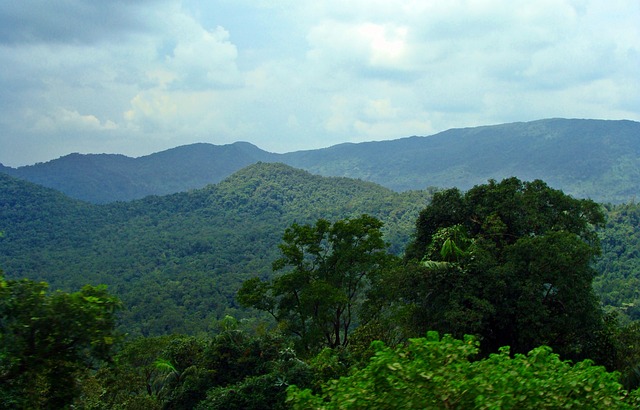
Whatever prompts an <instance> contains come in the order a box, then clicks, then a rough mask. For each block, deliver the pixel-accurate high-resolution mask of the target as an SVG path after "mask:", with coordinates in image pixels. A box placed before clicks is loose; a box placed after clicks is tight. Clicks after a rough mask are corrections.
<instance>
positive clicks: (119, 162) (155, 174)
mask: <svg viewBox="0 0 640 410" xmlns="http://www.w3.org/2000/svg"><path fill="white" fill-rule="evenodd" d="M256 162H282V163H285V164H288V165H291V166H294V167H297V168H300V169H304V170H307V171H309V172H312V173H315V174H319V175H323V176H344V177H350V178H358V179H362V180H365V181H371V182H375V183H378V184H380V185H383V186H385V187H387V188H390V189H393V190H396V191H406V190H413V189H424V188H426V187H430V186H434V187H454V186H455V187H458V188H460V189H463V190H466V189H468V188H470V187H472V186H473V185H476V184H480V183H484V182H486V181H487V180H488V179H491V178H493V179H497V180H499V179H502V178H505V177H510V176H517V177H519V178H520V179H523V180H531V179H536V178H538V179H543V180H544V181H546V182H547V183H548V184H549V185H550V186H552V187H554V188H559V189H562V190H564V191H565V192H567V193H569V194H571V195H573V196H576V197H586V198H592V199H594V200H597V201H600V202H614V203H617V202H627V201H629V200H632V199H634V198H635V197H636V196H637V195H638V194H640V186H639V185H638V183H637V181H639V180H640V122H635V121H628V120H615V121H611V120H609V121H608V120H583V119H559V118H558V119H545V120H538V121H532V122H520V123H510V124H502V125H492V126H482V127H473V128H462V129H451V130H448V131H444V132H441V133H438V134H435V135H432V136H428V137H418V136H414V137H407V138H401V139H396V140H391V141H380V142H365V143H345V144H339V145H335V146H332V147H329V148H324V149H317V150H308V151H297V152H290V153H286V154H275V153H269V152H266V151H263V150H261V149H260V148H258V147H256V146H254V145H252V144H250V143H246V142H237V143H234V144H229V145H222V146H217V145H212V144H193V145H186V146H182V147H177V148H174V149H171V150H167V151H162V152H159V153H156V154H151V155H148V156H144V157H140V158H135V159H134V158H128V157H124V156H122V155H107V154H101V155H95V154H92V155H80V154H71V155H68V156H65V157H62V158H59V159H56V160H53V161H49V162H46V163H41V164H36V165H32V166H26V167H19V168H16V169H14V168H8V167H3V168H0V171H2V172H5V173H7V174H10V175H12V176H15V177H19V178H23V179H26V180H28V181H31V182H35V183H38V184H41V185H44V186H47V187H50V188H54V189H57V190H60V191H61V192H64V193H66V194H67V195H69V196H71V197H74V198H77V199H82V200H85V201H90V202H94V203H107V202H113V201H118V200H120V201H126V200H131V199H138V198H142V197H144V196H147V195H164V194H169V193H174V192H181V191H187V190H190V189H194V188H200V187H203V186H205V185H207V184H212V183H217V182H219V181H221V180H223V179H224V178H226V177H227V176H229V175H231V174H232V173H233V172H235V171H238V170H239V169H241V168H243V167H245V166H247V165H250V164H253V163H256Z"/></svg>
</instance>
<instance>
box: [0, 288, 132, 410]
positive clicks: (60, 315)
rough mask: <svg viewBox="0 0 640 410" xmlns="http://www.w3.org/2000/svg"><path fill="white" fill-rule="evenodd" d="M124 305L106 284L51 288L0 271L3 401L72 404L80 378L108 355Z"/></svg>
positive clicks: (4, 403)
mask: <svg viewBox="0 0 640 410" xmlns="http://www.w3.org/2000/svg"><path fill="white" fill-rule="evenodd" d="M119 307H120V302H119V300H118V299H117V298H115V297H113V296H111V295H109V294H108V293H107V291H106V288H105V287H102V286H98V287H92V286H85V287H84V288H82V290H81V291H80V292H76V293H65V292H60V291H59V292H54V293H48V292H47V284H46V283H43V282H40V283H38V282H34V281H30V280H26V279H25V280H5V279H4V277H2V276H0V403H1V406H0V407H2V408H33V409H39V408H45V409H46V408H51V409H60V408H64V407H65V406H67V405H69V404H70V403H71V402H72V401H73V399H74V398H75V397H76V396H77V394H78V380H79V379H81V378H82V377H83V376H84V375H85V373H86V371H87V370H88V369H89V368H91V367H93V366H96V365H97V364H98V363H99V362H100V361H103V360H109V358H110V354H111V347H112V346H113V345H114V343H115V342H116V341H117V339H118V336H117V334H116V333H115V332H114V327H115V312H116V311H117V310H118V309H119Z"/></svg>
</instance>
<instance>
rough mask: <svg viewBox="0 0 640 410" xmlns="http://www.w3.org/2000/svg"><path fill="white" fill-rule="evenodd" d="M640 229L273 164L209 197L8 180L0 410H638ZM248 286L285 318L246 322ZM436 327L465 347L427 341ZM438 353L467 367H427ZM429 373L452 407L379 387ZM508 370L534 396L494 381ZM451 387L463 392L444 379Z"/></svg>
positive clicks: (630, 211) (522, 201) (498, 185)
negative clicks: (102, 198)
mask: <svg viewBox="0 0 640 410" xmlns="http://www.w3.org/2000/svg"><path fill="white" fill-rule="evenodd" d="M638 215H640V210H639V209H638V206H636V205H635V204H633V203H630V204H626V205H607V206H601V205H598V204H597V203H595V202H593V201H590V200H581V199H575V198H573V197H571V196H568V195H566V194H565V193H563V192H562V191H559V190H556V189H553V188H551V187H549V186H548V185H547V184H545V183H544V182H542V181H539V180H537V181H532V182H523V181H520V180H518V179H517V178H509V179H505V180H502V181H500V182H497V181H493V180H491V181H489V182H488V183H486V184H482V185H478V186H475V187H474V188H472V189H470V190H468V191H466V192H462V191H460V190H457V189H447V190H429V191H411V192H405V193H396V192H393V191H390V190H388V189H386V188H383V187H380V186H378V185H375V184H372V183H367V182H363V181H357V180H351V179H347V178H326V177H320V176H314V175H311V174H309V173H307V172H304V171H301V170H297V169H294V168H291V167H289V166H286V165H282V164H266V163H259V164H255V165H252V166H250V167H247V168H245V169H244V170H242V171H240V172H238V173H236V174H234V175H233V176H231V177H229V178H228V179H226V180H225V181H222V182H221V183H219V184H216V185H211V186H208V187H207V188H205V189H201V190H194V191H189V192H184V193H178V194H174V195H170V196H166V197H148V198H145V199H143V200H139V201H134V202H130V203H113V204H107V205H91V204H88V203H85V202H81V201H77V200H73V199H70V198H68V197H66V196H64V195H62V194H60V193H58V192H56V191H53V190H49V189H44V188H42V187H40V186H37V185H33V184H30V183H26V182H24V181H20V180H18V179H15V178H12V177H9V176H3V175H0V226H2V231H3V235H2V236H1V237H0V265H2V266H3V267H4V268H5V269H6V271H7V275H6V279H3V280H2V283H1V284H0V299H1V302H2V303H0V308H1V309H2V320H0V327H1V329H2V332H0V335H2V338H1V340H0V348H1V352H0V377H3V378H4V379H3V380H4V381H5V383H3V385H2V388H0V400H1V402H2V403H3V405H6V406H9V405H11V406H13V407H16V406H18V407H20V406H22V407H25V406H26V407H30V408H51V407H63V406H65V405H69V404H70V403H73V404H74V406H76V407H82V408H93V409H107V408H110V409H111V408H145V409H163V408H167V409H168V408H171V409H180V408H184V409H191V408H200V409H216V408H220V409H223V408H224V409H230V408H242V409H258V408H264V407H265V406H267V407H268V408H276V409H277V408H290V406H292V405H293V406H298V407H299V408H308V407H310V406H311V407H314V406H319V404H318V403H320V402H325V403H338V407H337V408H342V407H344V403H354V406H356V407H357V403H360V401H359V400H365V401H369V402H371V400H372V399H375V400H380V403H381V404H380V405H381V406H382V407H381V408H393V406H397V404H398V403H400V402H402V400H405V401H407V403H408V404H407V405H408V406H409V408H411V407H412V406H413V407H419V408H422V407H424V406H425V405H426V404H425V403H430V402H432V401H433V400H435V402H437V403H440V404H442V403H449V404H451V405H449V407H452V406H453V407H452V408H473V407H474V406H475V407H477V408H483V406H485V407H486V406H488V405H497V404H496V403H499V402H501V403H512V402H513V403H519V407H525V408H534V407H535V406H536V404H535V403H538V402H535V401H532V400H533V399H532V398H530V397H529V396H530V393H528V392H533V391H538V392H539V391H540V386H541V385H544V383H547V384H549V383H552V384H553V385H554V389H543V393H542V394H539V395H538V396H537V397H538V400H539V403H538V404H540V403H546V404H547V405H549V406H555V405H558V406H564V405H568V404H569V403H572V404H573V405H580V403H585V402H591V403H593V402H594V401H598V402H601V403H606V405H607V406H608V407H612V408H614V407H615V406H617V407H618V408H631V407H633V406H634V405H636V404H637V397H638V393H637V391H636V392H633V393H629V392H628V391H627V390H624V389H625V388H626V389H629V390H632V389H635V388H636V387H637V386H638V385H639V383H640V380H639V379H638V377H637V374H639V373H638V371H637V369H638V367H639V364H640V348H639V346H638V345H637V342H636V341H637V340H638V337H640V325H638V322H635V321H634V319H635V318H636V315H637V313H636V310H635V306H636V305H635V304H636V301H637V295H636V293H635V292H633V291H630V290H629V289H626V290H623V289H620V287H621V286H628V285H630V284H631V285H632V284H633V283H635V282H634V281H637V280H638V278H637V277H636V275H635V272H636V270H635V268H634V266H635V265H633V263H634V262H633V261H634V260H635V257H636V256H637V255H636V251H635V250H634V249H638V248H637V243H636V242H635V241H636V239H638V238H636V235H634V234H633V233H634V232H636V231H637V230H638V229H637V227H638V218H637V216H638ZM605 221H606V223H605ZM601 239H602V241H601V242H602V246H601V247H600V246H599V243H600V240H601ZM600 250H602V254H601V255H600V256H598V254H599V252H600ZM593 262H595V264H594V263H593ZM594 267H595V268H597V269H594ZM598 270H600V272H604V273H605V274H604V275H600V276H599V275H598V272H599V271H598ZM22 277H28V278H30V279H36V280H44V281H46V282H50V283H51V287H52V288H53V289H54V291H52V292H50V293H48V291H47V285H46V284H44V283H39V282H35V281H32V280H30V279H24V280H20V279H18V278H22ZM242 282H244V285H243V286H242V287H241V284H242ZM592 282H593V283H594V286H593V287H592ZM86 283H89V284H90V285H94V286H89V287H85V288H83V289H82V290H81V291H77V289H80V288H81V287H82V285H84V284H86ZM98 284H106V285H108V289H109V293H107V291H106V290H105V288H104V287H101V286H100V287H98V286H97V285H98ZM58 288H61V289H63V291H55V289H58ZM238 289H241V292H240V294H239V295H238V296H239V298H238V299H239V301H240V302H242V305H244V306H249V307H254V308H257V309H258V310H262V311H266V312H269V313H271V315H272V316H273V319H274V320H269V317H268V316H260V315H258V313H257V311H255V310H254V311H252V310H246V309H245V308H244V307H242V306H240V305H239V304H238V300H236V292H237V290H238ZM594 289H595V290H597V291H598V292H599V294H600V295H602V297H603V300H604V301H605V305H604V306H601V305H600V303H599V301H598V299H597V298H596V297H595V294H594ZM20 295H22V296H20ZM25 295H26V296H28V297H23V296H25ZM112 295H114V296H112ZM118 299H121V300H122V304H121V302H120V301H119V300H118ZM120 306H122V310H121V311H119V313H117V312H116V311H117V310H118V309H119V308H120ZM603 308H604V309H603ZM71 312H73V313H71ZM80 313H82V314H81V315H80ZM69 314H70V315H71V316H70V317H67V316H66V315H69ZM116 315H117V316H116ZM234 316H235V317H234ZM53 317H55V319H53ZM48 318H52V319H51V320H49V319H48ZM116 318H117V319H118V322H119V325H118V326H117V328H116V321H115V319H116ZM68 320H70V321H71V322H68V323H67V321H68ZM274 322H275V323H276V324H277V326H275V327H273V324H274ZM43 326H44V327H43ZM430 330H437V331H440V332H441V333H442V334H445V333H450V334H453V336H443V338H439V337H438V336H434V335H433V334H431V336H429V338H427V339H416V338H420V337H421V336H424V335H425V332H427V331H430ZM78 331H82V332H84V333H83V334H82V335H75V334H74V332H78ZM120 332H122V333H120ZM34 335H38V338H34ZM466 335H473V336H466ZM121 336H122V337H121ZM376 340H377V341H380V340H382V341H384V342H385V343H387V344H388V345H389V348H387V347H385V346H384V345H383V344H382V342H375V343H373V344H370V343H371V342H372V341H376ZM57 342H60V343H62V345H57V344H56V343H57ZM34 343H35V344H34ZM505 345H509V346H510V350H507V348H505V347H504V346H505ZM34 346H35V348H34ZM407 346H409V347H408V348H409V350H408V351H405V350H403V349H405V348H406V347H407ZM549 346H550V347H549ZM51 349H53V350H55V351H56V352H67V353H65V355H63V356H61V355H59V354H58V353H56V354H55V355H54V354H50V353H48V352H51V351H52V350H51ZM551 349H553V352H556V353H559V354H560V356H558V355H557V354H552V353H551V351H552V350H551ZM418 352H420V353H418ZM509 352H511V354H513V353H516V355H514V356H512V355H511V354H510V353H509ZM438 354H444V355H445V356H446V357H450V358H456V359H455V360H451V361H447V362H446V363H445V364H444V365H437V364H436V362H439V361H438V360H437V359H435V362H434V361H433V360H432V361H429V360H431V359H429V358H430V357H434V356H433V355H436V356H437V355H438ZM41 355H45V356H41ZM411 355H418V356H415V358H414V359H412V360H410V361H409V362H405V361H403V360H406V359H407V358H408V357H409V356H411ZM51 358H54V359H53V360H54V361H53V362H52V361H51V360H50V359H51ZM399 358H402V359H399ZM561 358H562V359H566V358H573V359H576V360H583V359H587V360H586V361H582V362H580V363H578V364H575V365H574V364H570V363H567V362H564V361H562V360H561ZM56 360H63V361H62V362H56ZM593 360H595V364H594V363H593ZM598 365H602V366H606V368H605V367H599V366H598ZM376 366H377V367H376ZM531 366H537V367H536V368H537V369H538V370H536V371H535V372H533V373H530V372H528V370H527V369H531V368H532V367H531ZM350 369H351V370H350ZM509 369H511V370H509ZM525 370H527V371H525ZM611 370H616V371H618V372H620V373H609V372H608V371H611ZM425 371H429V372H431V373H429V374H431V375H433V377H434V380H439V381H440V382H442V383H435V384H430V386H431V387H430V388H429V389H430V390H429V391H434V392H435V391H437V392H439V393H437V394H438V396H435V397H432V396H429V395H420V394H417V395H416V394H413V393H412V394H404V395H402V396H401V397H396V396H394V391H395V390H394V389H382V390H381V389H380V386H381V385H379V384H378V385H377V386H378V388H376V389H373V390H372V389H371V388H370V387H369V386H370V385H369V383H370V382H374V383H375V380H376V377H378V376H380V377H384V378H385V380H396V379H394V378H395V377H396V376H398V377H400V379H397V380H402V383H404V384H403V386H404V387H403V388H402V389H404V391H406V392H416V391H420V389H417V390H416V387H417V386H420V385H421V384H420V383H423V382H424V380H423V378H422V376H420V377H418V378H416V375H420V374H425V373H424V372H425ZM505 371H509V372H511V373H510V374H515V373H518V374H519V376H518V377H516V378H514V379H513V382H514V383H516V384H518V385H519V386H521V389H520V390H517V391H514V390H510V389H509V388H508V386H507V385H505V384H504V383H503V382H501V381H504V372H505ZM385 372H391V373H385ZM558 372H562V373H563V374H564V375H568V376H566V378H561V379H557V380H556V378H554V377H556V376H554V374H555V375H557V374H558ZM347 375H350V376H349V377H348V378H344V379H341V381H340V382H338V381H337V380H336V381H331V380H332V379H337V378H338V377H340V376H347ZM456 375H465V376H464V379H465V380H466V381H467V382H466V383H467V384H466V385H465V386H464V387H463V389H462V390H461V386H456V385H454V384H452V382H450V381H447V380H449V379H448V377H451V378H452V379H451V380H457V379H456V377H458V376H456ZM443 377H444V378H443ZM514 377H515V376H514ZM32 380H34V383H29V382H28V381H32ZM64 380H67V381H69V383H71V384H69V383H67V382H65V383H67V384H68V385H69V386H72V387H73V389H66V390H65V389H60V385H59V383H58V382H63V381H64ZM71 381H73V382H71ZM394 383H395V382H394ZM292 385H295V386H296V387H290V388H289V387H288V386H292ZM394 385H396V386H400V385H397V384H394ZM402 389H401V390H402ZM432 389H435V390H432ZM465 391H466V392H476V393H478V392H482V391H484V392H486V394H484V393H483V394H479V393H478V394H476V393H473V394H472V393H469V394H461V392H465ZM491 392H495V393H496V394H495V395H492V394H490V393H491ZM445 396H446V397H447V399H446V400H445V399H443V397H445ZM287 397H288V399H287ZM523 398H524V399H523ZM399 400H400V401H399ZM523 400H524V401H523ZM385 402H386V403H387V404H386V405H387V407H384V406H385V404H384V403H385ZM340 403H343V404H340ZM328 405H329V404H327V406H328ZM456 405H457V406H458V407H456ZM389 406H391V407H389ZM527 406H529V407H527ZM438 407H439V405H435V408H438Z"/></svg>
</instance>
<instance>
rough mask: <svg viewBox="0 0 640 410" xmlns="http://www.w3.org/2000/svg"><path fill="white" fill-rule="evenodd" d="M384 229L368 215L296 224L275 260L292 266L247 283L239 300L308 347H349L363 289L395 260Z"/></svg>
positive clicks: (275, 266)
mask: <svg viewBox="0 0 640 410" xmlns="http://www.w3.org/2000/svg"><path fill="white" fill-rule="evenodd" d="M381 228H382V222H380V221H379V220H378V219H376V218H374V217H371V216H368V215H362V216H360V217H358V218H354V219H345V220H340V221H337V222H335V223H333V224H332V223H330V222H329V221H327V220H325V219H319V220H318V221H317V222H316V224H315V225H298V224H293V225H292V226H291V227H289V228H287V229H286V231H285V233H284V236H283V242H282V243H281V244H280V245H279V247H280V252H281V255H282V256H281V258H279V259H277V260H276V261H275V262H274V263H273V269H274V270H275V271H279V270H282V269H284V268H290V269H289V270H288V271H287V272H285V273H283V274H281V275H279V276H277V277H276V278H275V279H273V280H272V281H270V282H265V281H262V280H260V279H259V278H253V279H250V280H248V281H246V282H245V283H244V284H243V286H242V288H241V289H240V291H239V292H238V301H239V302H240V303H241V304H242V305H244V306H247V307H254V308H257V309H260V310H264V311H267V312H269V313H271V314H272V315H273V317H274V318H275V319H276V320H277V321H278V323H279V324H280V325H281V326H283V327H284V328H285V329H286V330H287V331H289V332H291V333H293V334H295V335H297V336H298V337H299V340H300V343H301V346H302V347H303V348H304V349H305V350H315V349H317V348H320V347H323V346H327V347H338V346H346V345H347V344H348V342H349V333H350V332H351V330H352V327H353V325H354V320H355V319H356V315H357V312H358V310H359V308H360V305H361V302H362V299H363V296H364V290H365V289H367V286H368V284H369V283H370V281H371V279H372V278H373V277H375V276H376V275H378V274H379V273H380V272H381V271H382V270H384V269H385V267H386V266H388V264H389V263H390V261H391V260H392V258H393V257H392V256H390V254H389V253H388V252H387V251H386V249H387V244H386V243H385V242H384V240H383V238H382V232H381V230H380V229H381Z"/></svg>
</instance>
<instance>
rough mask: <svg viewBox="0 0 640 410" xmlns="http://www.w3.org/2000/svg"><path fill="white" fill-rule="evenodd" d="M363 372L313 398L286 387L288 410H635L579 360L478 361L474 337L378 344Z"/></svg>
mask: <svg viewBox="0 0 640 410" xmlns="http://www.w3.org/2000/svg"><path fill="white" fill-rule="evenodd" d="M373 347H374V349H375V351H376V352H375V355H374V356H373V357H372V358H371V360H370V362H369V363H368V364H367V365H366V366H365V367H363V368H361V369H358V370H355V371H353V372H352V373H351V374H350V375H349V376H347V377H341V378H340V379H339V380H331V381H329V382H327V383H325V384H324V386H323V389H322V392H321V393H320V394H314V393H313V392H312V391H311V390H310V389H300V388H298V387H296V386H291V387H290V388H289V390H288V400H289V403H290V404H292V406H293V408H294V409H305V410H306V409H326V410H329V409H363V408H367V409H398V408H402V409H515V408H518V409H543V408H544V409H548V408H602V409H604V408H606V409H631V408H635V407H634V404H635V405H637V404H638V402H637V400H635V397H629V396H628V395H627V392H626V391H625V390H624V389H623V388H622V386H621V385H620V384H619V383H618V382H617V374H615V373H608V372H607V371H606V370H605V368H604V367H601V366H594V365H593V362H591V361H589V360H586V361H583V362H580V363H577V364H575V365H572V364H571V363H570V362H567V361H562V360H560V357H559V356H558V355H557V354H555V353H553V352H552V350H551V349H550V348H548V347H545V346H542V347H538V348H535V349H533V350H532V351H531V352H529V353H528V354H527V355H524V354H516V355H514V356H511V355H510V354H509V348H503V349H500V352H499V353H497V354H492V355H490V356H489V357H488V358H485V359H483V360H472V359H473V358H474V357H475V356H476V355H477V354H478V343H477V342H476V341H475V339H474V338H473V337H470V336H466V337H465V338H464V340H459V339H454V338H452V337H451V336H449V335H445V336H444V337H443V338H442V339H440V338H439V337H438V334H437V333H436V332H429V334H428V336H427V337H426V338H417V339H410V340H409V343H408V344H406V345H401V346H400V347H398V348H396V349H392V348H389V347H387V346H385V345H384V344H383V343H382V342H375V343H374V345H373Z"/></svg>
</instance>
